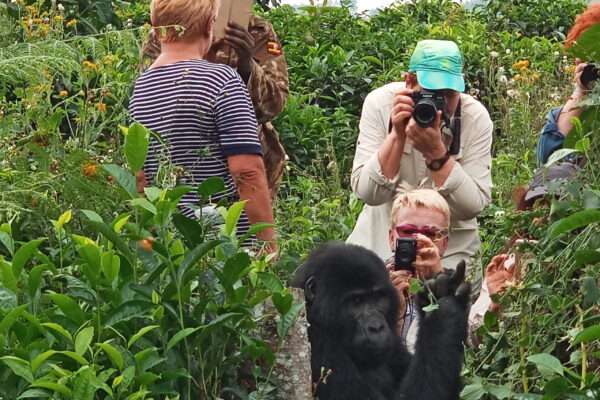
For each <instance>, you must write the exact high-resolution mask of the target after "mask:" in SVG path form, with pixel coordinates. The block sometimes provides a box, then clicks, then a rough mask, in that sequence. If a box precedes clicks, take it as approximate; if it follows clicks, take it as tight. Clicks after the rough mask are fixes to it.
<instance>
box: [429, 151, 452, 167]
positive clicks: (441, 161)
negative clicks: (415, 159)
mask: <svg viewBox="0 0 600 400" xmlns="http://www.w3.org/2000/svg"><path fill="white" fill-rule="evenodd" d="M449 158H450V151H447V152H446V154H444V156H443V157H440V158H435V159H433V160H431V162H429V163H427V162H426V163H425V165H426V166H427V168H429V169H430V170H432V171H439V170H440V169H442V167H443V166H444V164H446V161H448V159H449Z"/></svg>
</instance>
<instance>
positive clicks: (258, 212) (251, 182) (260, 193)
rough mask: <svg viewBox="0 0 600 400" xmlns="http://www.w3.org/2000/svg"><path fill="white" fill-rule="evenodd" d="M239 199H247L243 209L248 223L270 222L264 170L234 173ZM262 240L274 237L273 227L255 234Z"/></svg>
mask: <svg viewBox="0 0 600 400" xmlns="http://www.w3.org/2000/svg"><path fill="white" fill-rule="evenodd" d="M234 180H235V182H236V186H237V190H238V194H239V196H240V200H242V201H243V200H247V203H246V206H245V208H244V209H245V211H246V215H247V216H248V220H249V221H250V224H252V225H253V224H256V223H258V222H267V223H270V224H272V223H273V222H274V218H273V208H272V206H271V198H270V197H269V188H268V186H267V178H266V176H265V173H264V171H248V172H244V173H238V174H236V175H234ZM256 236H257V237H258V238H260V239H263V240H272V239H274V238H275V228H268V229H265V230H263V231H261V232H259V233H257V234H256Z"/></svg>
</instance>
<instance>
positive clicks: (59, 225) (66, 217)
mask: <svg viewBox="0 0 600 400" xmlns="http://www.w3.org/2000/svg"><path fill="white" fill-rule="evenodd" d="M72 217H73V212H72V211H71V210H67V211H65V212H64V213H62V214H61V216H60V217H58V221H53V222H54V227H55V228H56V230H57V231H61V230H62V229H63V226H64V225H65V224H67V223H69V221H71V218H72Z"/></svg>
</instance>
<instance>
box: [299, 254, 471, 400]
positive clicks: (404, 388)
mask: <svg viewBox="0 0 600 400" xmlns="http://www.w3.org/2000/svg"><path fill="white" fill-rule="evenodd" d="M464 270H465V268H464V263H461V264H460V265H459V267H458V268H457V271H456V272H455V273H454V274H453V275H447V274H440V275H438V276H437V277H436V278H434V279H430V280H429V281H428V282H427V287H428V288H429V289H428V290H426V291H423V292H421V293H420V294H419V296H418V297H417V303H418V304H417V305H418V308H419V312H420V326H419V334H418V339H417V343H416V347H415V354H414V356H413V355H411V354H410V353H409V352H408V351H407V350H406V348H405V347H404V345H403V344H402V343H401V340H400V338H399V336H398V335H397V334H396V331H395V327H396V320H397V316H398V308H399V300H398V295H397V293H396V290H395V289H394V287H393V285H392V283H391V282H390V279H389V277H388V272H387V270H386V269H385V266H384V264H383V262H382V261H381V259H380V258H379V257H378V256H377V255H375V253H373V252H371V251H369V250H367V249H365V248H363V247H360V246H354V245H344V244H328V245H324V246H321V247H320V248H318V249H317V250H315V251H313V252H312V253H311V255H310V256H309V257H308V259H307V260H306V262H305V263H304V264H303V265H302V266H301V267H300V268H299V270H298V271H297V273H296V275H295V277H294V279H293V282H292V285H293V286H297V287H301V288H304V292H305V296H306V306H307V317H308V322H309V324H310V327H309V331H308V333H309V339H310V344H311V346H312V355H311V367H312V379H313V383H315V384H316V385H317V386H316V393H315V395H316V397H317V398H318V399H319V400H338V399H339V400H353V399H356V400H384V399H385V400H393V399H406V400H413V399H414V400H417V399H419V400H434V399H435V400H445V399H458V398H459V393H460V389H461V386H462V385H461V382H460V369H461V366H462V361H463V342H464V340H465V339H466V336H467V309H468V307H467V305H468V298H469V291H470V286H469V284H467V283H464V282H463V279H464ZM425 292H430V293H432V294H433V295H434V296H435V298H437V299H438V301H437V305H438V308H437V310H435V311H431V312H427V313H424V312H423V311H422V307H423V306H425V305H427V304H429V296H428V295H427V293H425ZM423 293H425V294H423Z"/></svg>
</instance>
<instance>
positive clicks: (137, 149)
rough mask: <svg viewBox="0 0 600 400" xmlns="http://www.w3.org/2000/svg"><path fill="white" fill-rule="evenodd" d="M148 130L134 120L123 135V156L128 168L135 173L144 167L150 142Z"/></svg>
mask: <svg viewBox="0 0 600 400" xmlns="http://www.w3.org/2000/svg"><path fill="white" fill-rule="evenodd" d="M149 136H150V135H149V134H148V130H147V129H146V128H144V127H143V126H142V125H141V124H139V123H138V122H134V123H133V124H131V126H130V127H129V129H128V133H127V135H126V136H125V148H124V150H125V158H126V159H127V163H128V164H129V168H131V171H132V172H133V173H134V174H135V173H136V172H138V171H140V170H141V169H142V168H143V167H144V163H145V162H146V157H147V156H148V145H149V144H150V140H149Z"/></svg>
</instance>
